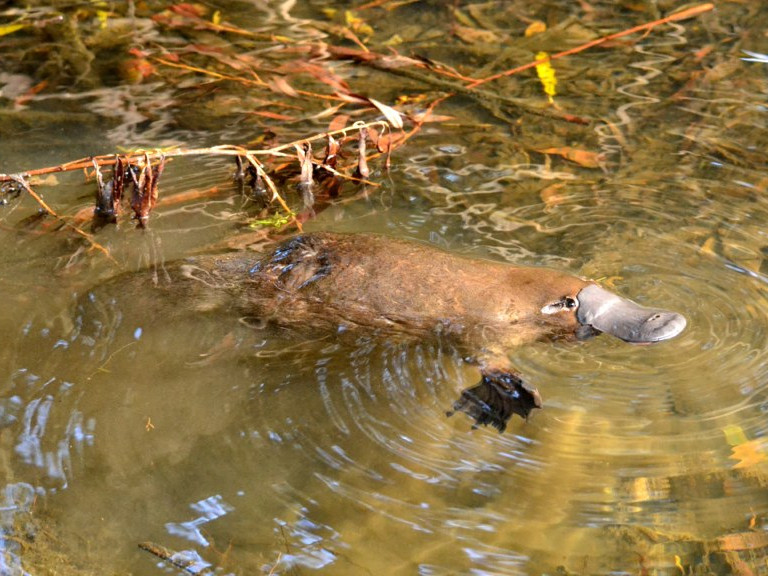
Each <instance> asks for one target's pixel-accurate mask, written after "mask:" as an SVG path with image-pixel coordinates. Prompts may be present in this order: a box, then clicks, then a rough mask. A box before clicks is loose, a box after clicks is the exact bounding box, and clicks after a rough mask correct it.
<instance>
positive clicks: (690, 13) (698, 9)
mask: <svg viewBox="0 0 768 576" xmlns="http://www.w3.org/2000/svg"><path fill="white" fill-rule="evenodd" d="M714 7H715V5H714V4H711V3H707V4H699V5H698V6H693V7H691V8H688V9H687V10H682V11H680V12H676V13H675V14H670V15H669V16H667V17H666V18H661V19H660V20H654V21H653V22H647V23H645V24H640V25H639V26H635V27H634V28H629V29H628V30H622V31H621V32H616V33H615V34H609V35H608V36H603V37H602V38H598V39H597V40H592V41H591V42H587V43H586V44H582V45H581V46H576V47H575V48H571V49H570V50H565V51H563V52H558V53H557V54H552V55H551V56H547V57H546V58H541V59H539V60H535V61H533V62H529V63H528V64H523V65H522V66H518V67H517V68H512V69H511V70H506V71H504V72H499V73H498V74H494V75H492V76H488V77H487V78H482V79H479V80H475V81H474V82H470V83H469V84H467V85H466V88H468V89H474V88H477V87H478V86H480V85H482V84H486V83H488V82H492V81H493V80H498V79H499V78H504V77H505V76H512V75H513V74H517V73H519V72H523V71H524V70H528V69H530V68H535V67H536V66H539V65H541V64H546V63H547V62H549V61H550V60H557V59H558V58H564V57H565V56H572V55H573V54H578V53H579V52H583V51H584V50H588V49H589V48H594V47H595V46H599V45H600V44H604V43H605V42H609V41H611V40H616V39H617V38H623V37H624V36H629V35H630V34H635V33H637V32H643V31H649V30H652V29H653V28H656V27H657V26H661V25H662V24H668V23H670V22H678V21H680V20H687V19H688V18H693V17H694V16H698V15H699V14H703V13H704V12H709V11H710V10H712V9H713V8H714Z"/></svg>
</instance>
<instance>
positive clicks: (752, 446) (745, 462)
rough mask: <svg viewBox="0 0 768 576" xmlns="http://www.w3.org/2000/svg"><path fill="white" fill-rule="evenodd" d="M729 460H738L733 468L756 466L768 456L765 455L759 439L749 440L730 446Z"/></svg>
mask: <svg viewBox="0 0 768 576" xmlns="http://www.w3.org/2000/svg"><path fill="white" fill-rule="evenodd" d="M728 458H729V459H731V460H738V462H736V464H734V465H733V468H734V469H736V468H750V467H751V466H756V465H758V464H760V463H761V462H765V461H766V460H768V458H766V457H765V448H764V447H763V446H762V442H760V441H759V440H750V441H748V442H745V443H744V444H739V445H738V446H734V447H733V448H731V455H730V456H729V457H728Z"/></svg>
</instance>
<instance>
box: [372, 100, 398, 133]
mask: <svg viewBox="0 0 768 576" xmlns="http://www.w3.org/2000/svg"><path fill="white" fill-rule="evenodd" d="M368 101H369V102H370V103H371V104H373V105H374V106H376V108H378V109H379V112H381V113H382V114H384V117H385V118H386V119H387V122H389V123H390V125H391V126H392V127H393V128H397V129H398V130H402V129H403V118H402V116H400V112H398V111H397V110H395V109H394V108H392V107H391V106H387V105H386V104H382V103H381V102H379V101H378V100H374V99H373V98H368Z"/></svg>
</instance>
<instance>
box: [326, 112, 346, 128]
mask: <svg viewBox="0 0 768 576" xmlns="http://www.w3.org/2000/svg"><path fill="white" fill-rule="evenodd" d="M348 122H349V116H348V115H347V114H337V115H336V116H334V117H333V120H331V122H330V124H328V132H336V130H341V129H342V128H344V127H345V126H346V125H347V123H348Z"/></svg>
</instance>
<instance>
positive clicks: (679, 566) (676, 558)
mask: <svg viewBox="0 0 768 576" xmlns="http://www.w3.org/2000/svg"><path fill="white" fill-rule="evenodd" d="M675 566H677V568H678V569H679V570H680V573H681V574H682V575H683V576H685V568H683V563H682V562H681V561H680V556H678V555H677V554H675Z"/></svg>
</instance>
